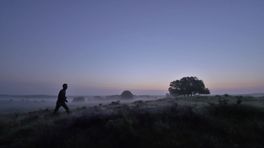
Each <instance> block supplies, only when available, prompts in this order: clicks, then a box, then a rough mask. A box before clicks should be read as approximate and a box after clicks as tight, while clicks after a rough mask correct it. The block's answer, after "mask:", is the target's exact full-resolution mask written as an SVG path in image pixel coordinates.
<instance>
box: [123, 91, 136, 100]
mask: <svg viewBox="0 0 264 148" xmlns="http://www.w3.org/2000/svg"><path fill="white" fill-rule="evenodd" d="M133 97H134V95H133V94H132V93H131V92H130V91H129V90H125V91H123V92H122V93H121V98H125V99H131V98H133Z"/></svg>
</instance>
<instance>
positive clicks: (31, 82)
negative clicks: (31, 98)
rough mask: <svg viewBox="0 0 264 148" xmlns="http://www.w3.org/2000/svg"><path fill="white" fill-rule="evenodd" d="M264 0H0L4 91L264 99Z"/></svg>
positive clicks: (0, 82)
mask: <svg viewBox="0 0 264 148" xmlns="http://www.w3.org/2000/svg"><path fill="white" fill-rule="evenodd" d="M263 26H264V1H263V0H206V1H204V0H201V1H200V0H199V1H197V0H149V1H146V0H130V1H128V0H113V1H112V0H111V1H110V0H83V1H79V0H74V1H73V0H71V1H67V0H63V1H62V0H56V1H54V0H42V1H40V0H39V1H38V0H23V1H21V0H1V1H0V68H1V71H0V94H56V93H57V91H58V89H60V87H61V85H62V83H64V82H66V83H68V84H69V90H68V91H69V92H68V93H69V94H73V95H76V94H86V95H100V94H103V95H106V94H119V93H121V91H122V90H125V89H129V90H133V92H134V93H136V94H165V93H167V89H168V87H169V83H170V82H171V81H173V80H176V79H180V78H182V77H184V76H197V77H198V78H200V79H202V80H204V82H205V84H206V86H207V87H208V88H209V89H210V90H211V92H212V93H254V92H264V66H263V63H264V58H263V55H264V27H263Z"/></svg>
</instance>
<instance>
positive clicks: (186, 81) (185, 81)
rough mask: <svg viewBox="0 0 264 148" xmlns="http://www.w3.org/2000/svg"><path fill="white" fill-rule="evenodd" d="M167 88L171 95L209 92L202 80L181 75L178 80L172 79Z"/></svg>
mask: <svg viewBox="0 0 264 148" xmlns="http://www.w3.org/2000/svg"><path fill="white" fill-rule="evenodd" d="M168 90H169V92H170V95H172V96H178V95H187V96H189V95H190V96H192V95H195V94H210V91H209V89H208V88H205V85H204V83H203V81H202V80H199V79H198V78H197V77H183V78H182V79H180V80H175V81H172V82H171V83H170V87H169V89H168Z"/></svg>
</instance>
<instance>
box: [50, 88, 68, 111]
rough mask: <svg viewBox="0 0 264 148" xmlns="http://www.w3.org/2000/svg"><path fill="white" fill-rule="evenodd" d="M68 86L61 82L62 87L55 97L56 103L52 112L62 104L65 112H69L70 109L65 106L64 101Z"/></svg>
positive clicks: (65, 100)
mask: <svg viewBox="0 0 264 148" xmlns="http://www.w3.org/2000/svg"><path fill="white" fill-rule="evenodd" d="M67 88H68V85H67V84H63V85H62V89H61V90H60V92H59V94H58V99H57V103H56V107H55V109H54V112H53V113H54V114H55V113H57V112H58V110H59V108H60V107H61V106H62V107H63V108H64V109H65V110H66V112H67V113H68V114H69V113H70V110H69V107H68V106H67V104H66V103H65V102H68V101H67V97H66V90H67Z"/></svg>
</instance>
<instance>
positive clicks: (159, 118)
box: [0, 96, 264, 148]
mask: <svg viewBox="0 0 264 148" xmlns="http://www.w3.org/2000/svg"><path fill="white" fill-rule="evenodd" d="M239 100H240V101H239ZM262 100H263V98H261V97H260V98H253V97H241V96H236V97H234V96H212V97H201V96H196V97H179V98H176V99H175V98H164V99H160V100H155V101H136V102H133V103H129V104H122V103H121V104H120V103H119V102H113V103H110V104H107V105H97V106H93V107H85V106H84V107H80V108H77V109H74V110H73V111H72V113H71V114H70V115H67V114H66V113H64V112H61V113H59V114H57V115H53V114H52V111H51V110H49V109H46V110H39V111H33V112H28V113H21V114H19V113H15V114H13V113H12V114H5V115H1V116H0V147H1V148H13V147H14V148H17V147H19V148H21V147H25V148H33V147H34V148H36V147H39V148H47V147H64V148H68V147H69V148H73V147H80V148H82V147H94V148H132V147H133V148H135V147H137V148H141V147H142V148H143V147H162V148H163V147H174V148H175V147H180V148H207V147H208V148H222V147H225V148H248V147H250V148H263V147H264V140H263V137H264V107H263V101H262Z"/></svg>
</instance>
